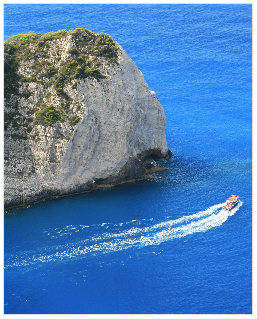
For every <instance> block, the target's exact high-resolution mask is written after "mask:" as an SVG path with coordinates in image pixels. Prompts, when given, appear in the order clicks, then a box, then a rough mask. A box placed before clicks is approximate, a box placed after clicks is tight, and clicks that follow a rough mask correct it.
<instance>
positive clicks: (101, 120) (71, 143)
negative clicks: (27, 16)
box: [4, 29, 171, 208]
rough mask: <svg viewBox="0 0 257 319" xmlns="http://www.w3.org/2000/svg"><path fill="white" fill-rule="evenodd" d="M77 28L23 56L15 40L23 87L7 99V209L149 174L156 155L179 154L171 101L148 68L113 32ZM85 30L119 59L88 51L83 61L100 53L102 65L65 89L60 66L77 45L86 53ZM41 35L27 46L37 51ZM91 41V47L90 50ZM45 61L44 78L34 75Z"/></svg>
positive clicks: (9, 53) (7, 58)
mask: <svg viewBox="0 0 257 319" xmlns="http://www.w3.org/2000/svg"><path fill="white" fill-rule="evenodd" d="M75 31H76V32H75ZM75 31H73V32H71V33H70V34H69V33H65V32H63V34H64V35H63V34H62V35H61V36H59V37H57V38H54V39H50V40H45V41H44V42H43V52H42V49H41V53H42V54H41V55H39V56H37V58H35V57H34V56H32V57H31V58H29V59H25V58H23V57H21V58H20V57H18V55H17V53H16V56H15V53H13V51H12V50H11V49H10V47H11V48H12V46H14V45H16V47H18V46H17V43H15V42H14V41H11V46H10V45H9V49H8V50H9V51H8V50H6V52H5V62H6V65H7V67H8V63H9V65H10V60H11V59H13V56H14V57H15V59H16V60H15V61H16V65H17V61H18V66H17V69H16V70H17V71H16V74H17V77H18V81H17V83H18V84H17V90H16V92H14V93H12V94H8V93H9V92H8V89H9V88H8V86H7V89H6V91H7V94H6V98H5V102H6V104H5V145H4V146H5V208H8V207H9V208H10V207H14V206H18V205H22V204H23V205H24V204H28V203H33V202H36V201H39V200H42V199H44V198H46V197H49V196H63V195H68V194H73V193H78V192H83V191H89V190H91V189H94V188H97V187H104V186H107V185H116V184H119V183H123V182H126V181H131V180H137V179H144V178H148V177H149V173H151V171H154V170H155V171H157V170H158V166H157V167H156V166H155V167H154V166H153V165H152V164H151V162H152V159H156V160H163V159H167V158H168V157H169V156H170V155H171V152H170V151H169V150H168V147H167V141H166V136H165V124H166V119H165V114H164V110H163V107H162V105H161V104H160V103H159V101H158V99H157V98H156V94H155V92H153V91H150V90H149V87H148V85H147V84H146V81H145V79H144V77H143V74H142V72H141V71H139V70H138V68H137V67H136V65H135V64H134V62H133V61H132V60H131V59H130V57H129V56H128V54H127V53H126V52H125V51H124V50H123V49H122V47H121V46H120V45H119V44H118V43H116V42H114V41H113V40H112V39H110V38H109V37H108V36H107V35H103V34H100V35H99V34H97V33H89V32H90V31H88V30H85V29H76V30H75ZM83 34H84V35H86V36H87V35H88V34H89V35H90V37H89V36H88V37H89V38H90V39H91V44H92V43H96V42H97V39H99V37H100V36H102V37H105V38H107V39H108V41H109V42H110V41H113V42H110V43H111V48H112V50H114V51H113V52H114V53H115V59H113V60H115V61H114V62H113V61H112V62H111V63H109V64H108V63H107V62H108V61H107V60H108V59H107V57H106V55H104V54H103V53H100V54H93V53H92V50H91V51H90V50H88V51H84V55H82V54H81V56H82V57H81V61H94V59H96V62H95V63H96V64H97V66H98V70H97V71H95V69H93V71H94V74H93V73H91V74H89V75H88V73H86V70H87V69H86V66H85V65H86V64H84V69H83V72H84V73H83V74H84V76H83V74H82V76H80V74H79V73H77V74H76V75H75V76H74V77H73V78H72V76H70V78H71V79H69V78H68V80H67V79H66V80H65V82H64V84H63V86H62V87H61V90H60V89H59V91H58V87H57V84H58V83H59V82H58V81H59V78H60V74H61V75H62V74H63V73H62V70H63V69H61V66H60V65H61V63H62V62H63V63H66V62H67V61H68V62H69V61H70V60H71V59H73V58H74V57H73V56H72V54H71V53H70V52H71V51H72V50H73V51H74V50H76V51H77V52H78V51H79V53H80V51H81V49H80V48H81V47H80V46H79V45H81V43H79V44H78V39H80V38H82V36H81V35H83ZM53 35H55V34H53ZM86 36H85V38H86ZM38 38H39V36H38ZM41 38H42V37H41ZM41 38H39V40H38V39H36V41H35V40H34V42H33V41H30V42H29V44H27V48H29V50H30V52H36V49H37V47H38V42H39V43H40V39H41ZM92 39H93V40H92ZM86 40H87V42H85V43H82V45H83V48H85V47H87V48H89V45H86V44H88V43H89V40H88V38H86ZM37 41H38V42H37ZM13 42H14V43H15V44H13ZM41 42H42V41H41ZM109 42H108V43H109ZM109 46H110V45H109ZM41 48H42V44H41ZM27 50H28V49H27ZM14 52H19V51H18V50H17V49H16V51H14ZM85 52H86V53H85ZM108 54H109V57H110V53H108ZM77 56H78V54H77V55H76V57H77ZM83 59H84V60H83ZM38 60H39V62H40V64H41V66H42V70H41V73H40V72H38V74H39V75H40V76H41V78H40V76H39V75H36V76H37V77H35V76H34V77H33V74H34V73H33V72H35V69H36V67H35V65H36V62H37V61H38ZM12 61H13V60H12ZM76 61H78V60H76V59H75V62H76ZM44 66H46V67H45V68H44ZM51 66H53V67H54V68H55V69H53V70H54V74H55V78H54V77H52V78H50V80H49V76H48V77H47V73H46V72H45V70H46V68H48V70H49V69H51V68H50V67H51ZM93 67H95V66H94V65H93V66H92V65H91V70H92V68H93ZM77 69H78V67H77ZM44 72H45V73H44ZM97 72H98V73H97ZM85 74H86V76H85ZM95 74H97V76H95ZM58 76H59V77H58ZM31 78H32V80H31ZM28 79H30V80H29V81H28ZM51 81H52V82H51ZM54 81H55V82H54ZM48 82H50V83H48ZM56 83H57V84H56ZM24 92H25V93H24ZM67 101H68V102H67ZM64 103H66V104H65V105H64ZM47 112H50V113H47ZM46 114H48V115H47V116H46ZM49 114H50V115H49ZM49 119H50V120H49ZM47 120H49V121H48V122H47ZM24 123H25V124H24ZM159 169H160V170H161V169H162V168H159Z"/></svg>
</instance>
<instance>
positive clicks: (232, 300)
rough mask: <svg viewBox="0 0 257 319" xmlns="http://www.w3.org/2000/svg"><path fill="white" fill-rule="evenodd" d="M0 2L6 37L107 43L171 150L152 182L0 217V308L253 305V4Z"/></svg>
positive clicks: (156, 309) (239, 309)
mask: <svg viewBox="0 0 257 319" xmlns="http://www.w3.org/2000/svg"><path fill="white" fill-rule="evenodd" d="M4 7H5V39H6V38H8V37H9V36H11V35H14V34H18V33H27V32H29V31H31V30H33V31H35V32H41V33H46V32H48V31H57V30H61V29H67V30H70V29H75V28H78V27H85V28H88V29H90V30H92V31H97V32H106V33H108V34H110V35H111V36H112V37H113V38H114V39H115V40H117V41H118V42H119V43H120V44H121V46H122V47H123V48H124V49H125V50H126V51H127V53H128V54H129V55H130V57H131V58H132V60H133V61H134V62H135V63H136V65H137V66H138V68H139V69H140V70H141V71H142V72H143V74H144V76H145V78H146V81H147V83H148V84H149V88H150V89H151V90H154V91H155V92H156V95H157V97H158V98H159V100H160V102H161V104H162V105H163V107H164V110H165V114H166V118H167V126H166V135H167V141H168V145H169V148H170V150H172V151H173V153H174V155H173V156H172V157H171V158H170V159H169V160H167V161H166V162H164V163H158V164H160V165H163V166H166V167H167V168H168V170H167V171H165V172H161V173H157V174H155V176H156V179H155V180H146V181H142V182H138V183H130V184H124V185H122V186H116V187H114V188H109V189H103V190H101V191H95V192H93V193H88V194H81V195H76V196H72V197H66V198H62V199H56V200H50V201H45V202H41V203H39V204H36V205H32V206H30V207H26V208H21V209H17V210H13V211H10V212H9V213H7V214H5V229H4V231H5V235H4V240H5V246H4V248H5V260H4V262H5V278H4V279H5V287H4V304H5V308H4V311H5V313H8V314H23V313H31V314H61V313H63V314H69V313H73V314H76V313H78V314H83V313H85V314H89V313H92V314H95V313H99V314H101V313H106V314H108V313H109V314H110V313H120V314H135V313H138V314H153V313H160V314H161V313H163V314H168V313H170V314H182V313H184V314H185V313H191V314H193V313H195V314H196V313H199V314H211V313H213V314H214V313H215V314H232V313H233V314H240V313H242V314H247V313H251V312H252V251H251V248H252V171H251V167H252V160H251V156H252V151H251V146H252V140H251V138H252V131H251V129H252V127H251V98H252V97H251V81H252V78H251V59H252V55H251V40H252V38H251V5H10V4H9V5H5V6H4ZM232 194H236V195H239V196H240V200H241V201H240V204H239V205H238V206H237V207H236V208H234V209H233V210H232V211H231V212H229V213H228V212H225V211H224V210H222V203H224V202H225V200H226V199H227V198H228V197H229V196H230V195H232Z"/></svg>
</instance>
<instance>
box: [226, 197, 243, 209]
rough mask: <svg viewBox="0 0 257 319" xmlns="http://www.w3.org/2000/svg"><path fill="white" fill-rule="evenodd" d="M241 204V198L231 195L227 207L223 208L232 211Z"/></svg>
mask: <svg viewBox="0 0 257 319" xmlns="http://www.w3.org/2000/svg"><path fill="white" fill-rule="evenodd" d="M238 202H239V196H237V195H231V196H230V197H229V199H227V200H226V205H225V206H223V209H226V210H231V209H232V208H234V207H235V206H236V205H237V204H238Z"/></svg>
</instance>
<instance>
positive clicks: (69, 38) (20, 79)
mask: <svg viewBox="0 0 257 319" xmlns="http://www.w3.org/2000/svg"><path fill="white" fill-rule="evenodd" d="M68 43H69V45H68V49H67V47H66V44H68ZM64 44H65V46H64ZM4 60H5V61H4V62H5V63H4V97H5V103H6V106H8V107H11V109H12V111H11V112H10V111H9V112H8V114H5V130H6V129H7V128H8V127H9V126H10V123H12V127H13V128H15V127H16V128H18V124H17V123H19V124H21V122H22V116H21V113H20V112H19V99H20V98H25V99H29V98H30V96H31V95H32V94H33V92H31V90H30V89H29V86H28V84H29V83H36V84H38V85H41V86H42V88H43V90H44V92H45V99H44V100H45V101H46V99H47V98H48V97H49V94H50V91H49V90H50V88H51V92H53V90H55V92H56V94H57V96H58V99H59V100H60V105H61V108H62V109H60V110H55V109H54V108H53V107H52V106H51V108H50V109H48V106H49V105H46V104H45V102H43V100H42V99H41V101H39V102H38V103H37V105H36V107H35V108H34V109H33V112H32V114H30V116H31V118H30V120H29V122H30V123H31V122H35V124H41V125H44V126H48V125H52V124H53V123H54V122H55V121H57V120H61V121H63V120H65V119H66V118H67V117H69V116H68V115H67V114H66V113H67V112H66V111H65V109H66V110H67V108H68V107H69V104H70V103H71V98H70V97H69V96H68V94H67V92H65V85H66V84H71V85H72V89H76V87H77V80H78V79H83V78H88V77H89V78H92V79H96V80H98V81H99V80H100V79H103V78H105V77H106V72H105V71H104V70H106V66H107V67H109V66H111V65H112V64H115V63H117V61H118V47H117V46H116V43H115V41H114V40H113V39H112V38H111V37H110V36H109V35H107V34H105V33H96V32H92V31H90V30H87V29H84V28H78V29H75V30H74V31H66V30H61V31H57V32H52V31H51V32H48V33H46V34H44V35H42V34H41V33H34V32H33V31H31V32H29V33H28V34H18V35H14V36H12V37H10V38H8V39H7V40H5V43H4ZM21 87H23V89H20V88H21ZM24 87H25V89H24ZM66 115H67V116H66ZM71 115H72V114H71ZM32 119H33V121H32ZM67 120H69V119H68V118H67ZM76 121H77V117H76ZM76 121H75V122H76ZM70 123H72V124H74V120H73V121H71V122H70ZM23 124H24V119H23Z"/></svg>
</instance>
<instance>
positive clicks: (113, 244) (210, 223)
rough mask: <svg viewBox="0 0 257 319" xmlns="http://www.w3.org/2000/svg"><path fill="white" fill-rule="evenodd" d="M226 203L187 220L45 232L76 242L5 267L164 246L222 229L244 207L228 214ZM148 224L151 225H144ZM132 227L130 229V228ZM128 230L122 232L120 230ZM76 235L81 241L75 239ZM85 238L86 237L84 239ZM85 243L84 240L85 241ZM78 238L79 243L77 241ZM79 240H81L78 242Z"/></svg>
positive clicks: (23, 257)
mask: <svg viewBox="0 0 257 319" xmlns="http://www.w3.org/2000/svg"><path fill="white" fill-rule="evenodd" d="M224 204H225V203H222V204H218V205H214V206H212V207H210V208H208V209H207V210H205V211H201V212H198V213H196V214H192V215H189V216H183V217H180V218H178V219H175V220H165V221H163V222H159V223H156V224H155V223H154V222H153V219H149V220H147V221H145V220H140V221H139V220H138V221H137V220H133V221H131V222H127V223H118V224H108V223H103V224H101V225H92V226H89V225H69V226H66V227H65V228H63V229H58V228H55V229H51V230H46V231H45V233H46V236H50V237H51V238H53V240H54V239H56V238H57V239H58V238H61V237H62V236H64V237H63V238H69V236H75V240H72V241H68V242H67V243H65V244H62V245H58V246H51V247H45V248H44V250H42V251H41V252H40V253H39V252H35V251H33V252H32V251H31V252H29V251H28V252H26V253H21V254H20V256H12V257H11V258H7V259H6V262H5V267H6V268H7V267H14V266H24V265H29V264H35V263H38V262H50V261H57V260H65V259H67V258H78V257H83V256H85V255H86V254H88V253H99V252H101V253H109V252H114V251H120V250H125V249H129V248H132V247H133V248H143V247H146V246H149V245H160V244H161V243H163V242H167V241H170V240H173V239H175V238H181V237H185V236H188V235H192V234H194V233H196V232H205V231H207V230H210V229H212V228H214V227H217V226H221V225H222V224H223V223H224V222H225V221H226V220H227V219H228V218H229V217H230V216H232V215H234V214H235V213H236V212H237V211H238V210H239V208H240V206H241V205H242V204H243V203H242V202H241V201H239V203H238V205H237V206H236V207H235V208H233V209H232V210H231V211H226V210H224V209H222V206H223V205H224ZM149 222H150V223H151V224H150V225H147V226H146V224H147V223H148V224H149ZM131 224H132V227H131ZM133 225H134V226H133ZM92 227H93V228H94V227H95V228H97V229H99V228H101V227H102V228H104V229H106V230H107V229H108V228H109V227H110V228H112V229H111V231H106V232H103V231H102V232H101V233H100V234H99V232H98V231H97V229H93V231H94V233H96V232H97V234H95V235H93V236H91V237H89V236H88V233H87V232H88V230H89V229H90V228H92ZM124 227H127V229H124V230H122V228H124ZM78 234H79V236H80V237H78ZM83 235H85V236H83ZM86 237H87V239H84V238H86ZM79 238H80V240H78V239H79ZM81 238H82V239H81Z"/></svg>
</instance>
